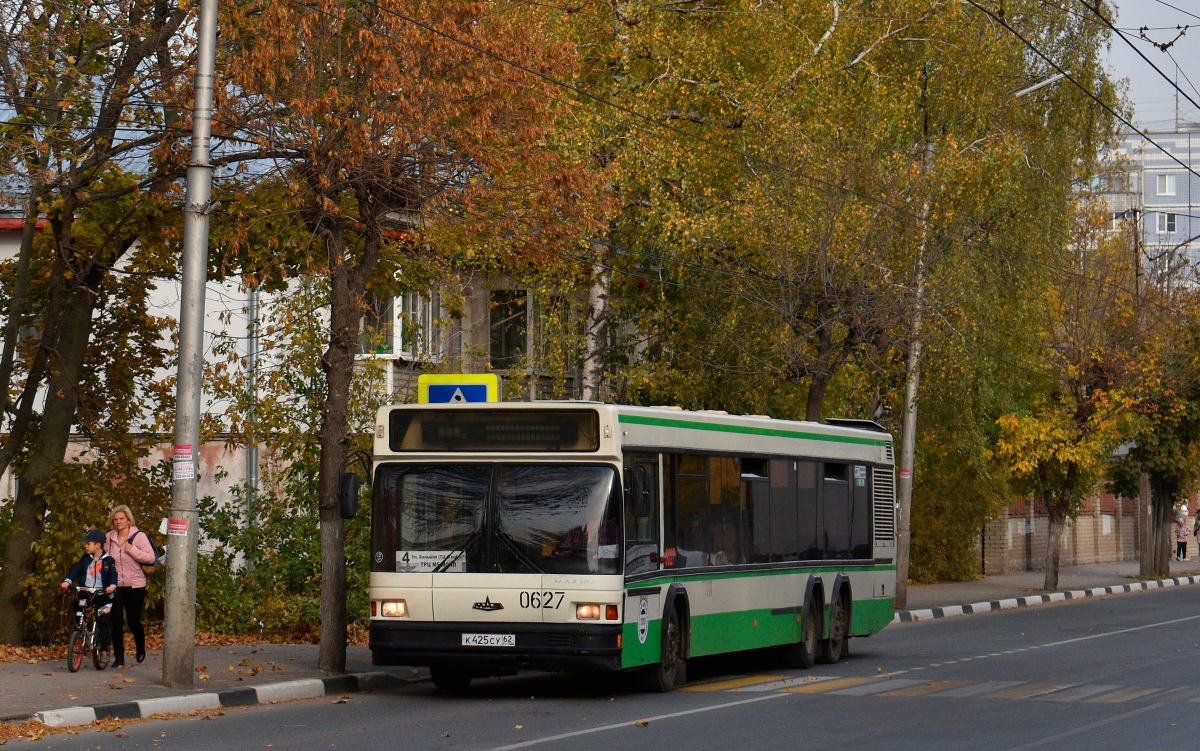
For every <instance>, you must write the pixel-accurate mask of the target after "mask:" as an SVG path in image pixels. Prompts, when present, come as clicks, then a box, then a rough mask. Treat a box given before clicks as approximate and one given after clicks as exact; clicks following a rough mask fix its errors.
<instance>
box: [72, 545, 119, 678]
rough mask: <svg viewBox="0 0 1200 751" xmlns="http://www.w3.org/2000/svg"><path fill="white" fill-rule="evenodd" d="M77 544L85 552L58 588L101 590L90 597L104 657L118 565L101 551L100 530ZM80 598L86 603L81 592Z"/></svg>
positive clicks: (109, 634)
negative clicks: (75, 585)
mask: <svg viewBox="0 0 1200 751" xmlns="http://www.w3.org/2000/svg"><path fill="white" fill-rule="evenodd" d="M80 542H82V543H83V549H84V551H86V552H84V554H83V557H82V558H80V559H79V563H76V564H75V567H74V568H72V569H71V572H70V573H69V574H67V578H66V579H63V582H62V584H61V585H60V587H61V589H62V590H63V591H64V592H65V591H67V588H68V587H70V586H71V584H78V585H79V586H81V587H89V588H93V589H101V588H103V591H98V592H94V593H93V594H92V607H94V608H95V609H96V630H97V631H99V632H100V633H98V634H97V635H96V636H97V639H98V640H99V642H100V652H101V653H102V654H104V655H107V654H108V652H109V649H110V647H111V646H112V645H111V640H112V637H111V632H110V630H109V624H108V620H109V618H108V616H109V613H110V612H111V611H112V593H113V592H115V591H116V589H117V564H116V562H115V561H113V558H112V556H110V555H109V554H108V553H105V552H104V533H103V532H101V531H100V530H98V529H89V530H88V532H87V534H86V535H84V536H83V539H81V540H80ZM79 597H80V599H81V600H85V599H86V598H87V595H86V594H84V593H83V592H80V593H79Z"/></svg>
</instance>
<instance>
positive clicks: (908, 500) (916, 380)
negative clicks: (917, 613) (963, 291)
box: [895, 137, 933, 610]
mask: <svg viewBox="0 0 1200 751" xmlns="http://www.w3.org/2000/svg"><path fill="white" fill-rule="evenodd" d="M932 169H933V141H930V140H929V139H928V137H926V140H925V148H924V150H923V151H922V153H921V177H922V178H927V177H928V176H929V173H930V172H931V171H932ZM932 197H933V191H932V190H927V191H926V193H925V205H924V206H923V207H922V208H921V247H920V248H919V249H918V250H917V270H916V276H917V300H916V304H915V306H914V310H913V320H912V335H911V336H910V337H909V341H908V365H907V367H906V368H905V378H904V416H903V422H902V423H901V427H900V473H899V474H900V477H899V478H898V482H897V488H896V489H897V501H898V502H899V505H900V514H899V516H900V529H899V535H898V537H899V540H898V541H897V548H896V602H895V607H896V609H898V610H904V609H905V608H907V607H908V561H909V551H908V547H909V542H910V540H911V539H912V524H911V523H910V519H911V516H912V488H913V476H912V474H913V458H914V456H915V454H916V445H915V444H916V439H917V387H918V386H919V385H920V383H921V314H922V310H923V308H924V307H925V245H926V243H927V242H928V240H929V213H930V211H931V208H930V199H931V198H932Z"/></svg>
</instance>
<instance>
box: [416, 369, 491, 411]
mask: <svg viewBox="0 0 1200 751" xmlns="http://www.w3.org/2000/svg"><path fill="white" fill-rule="evenodd" d="M498 401H500V376H499V375H497V374H495V373H431V374H429V375H423V376H417V402H418V403H419V404H467V403H470V402H498Z"/></svg>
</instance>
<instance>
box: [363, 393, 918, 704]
mask: <svg viewBox="0 0 1200 751" xmlns="http://www.w3.org/2000/svg"><path fill="white" fill-rule="evenodd" d="M831 422H835V423H837V424H828V425H826V424H818V423H811V422H792V421H786V420H772V419H769V418H765V417H760V416H753V415H749V416H737V415H728V414H725V413H722V412H687V411H683V410H680V409H677V408H666V407H628V406H617V405H609V404H600V403H591V402H524V403H515V402H514V403H493V404H478V403H476V404H467V405H458V404H456V405H428V404H422V405H404V406H392V407H385V408H383V409H381V410H380V411H379V416H378V420H377V424H376V435H375V452H374V453H375V463H374V464H375V466H374V472H375V476H374V481H373V488H372V503H373V509H372V569H371V583H370V600H371V629H370V646H371V652H372V657H373V660H374V662H375V664H377V665H414V666H429V668H430V670H431V673H432V676H433V681H434V683H435V684H436V685H437V686H438V687H439V688H441V689H443V690H446V691H456V690H461V689H463V688H466V686H467V685H469V683H470V681H471V679H472V678H475V677H481V676H488V675H502V674H511V672H513V671H516V670H525V669H538V670H565V671H634V670H637V671H640V672H642V673H643V674H644V676H645V678H646V679H647V680H648V682H649V684H650V686H651V687H652V688H653V689H655V690H659V691H669V690H670V689H671V688H672V687H673V686H675V685H677V684H679V683H682V682H683V681H684V680H685V678H684V676H685V665H686V661H687V660H688V659H689V658H692V657H700V656H704V655H713V654H718V653H723V652H735V651H740V650H747V649H761V648H766V647H775V648H779V649H780V652H781V658H782V659H783V660H784V661H785V662H786V663H788V664H790V665H792V666H796V667H808V666H810V665H811V664H812V663H813V661H814V660H818V659H820V660H824V661H827V662H836V661H837V660H838V659H839V658H840V656H841V655H842V654H843V652H844V651H845V650H846V648H847V643H848V639H849V637H851V636H866V635H869V634H872V633H874V632H876V631H879V630H880V629H882V628H883V627H884V626H885V625H887V624H888V623H890V622H891V620H892V616H893V598H894V595H895V577H896V564H895V553H896V543H895V515H896V507H895V491H894V475H893V472H894V460H893V452H892V441H891V437H890V436H889V435H888V434H887V433H886V432H884V431H883V429H882V428H880V427H879V426H877V425H875V424H874V423H870V422H867V421H855V420H839V421H831Z"/></svg>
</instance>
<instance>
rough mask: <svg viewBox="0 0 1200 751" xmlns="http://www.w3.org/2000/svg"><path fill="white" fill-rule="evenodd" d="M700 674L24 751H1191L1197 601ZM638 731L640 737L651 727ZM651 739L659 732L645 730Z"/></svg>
mask: <svg viewBox="0 0 1200 751" xmlns="http://www.w3.org/2000/svg"><path fill="white" fill-rule="evenodd" d="M772 663H773V660H772V655H771V654H769V653H767V654H762V653H752V654H746V655H739V656H737V657H733V658H730V657H725V658H722V659H712V660H694V661H693V662H692V663H691V664H690V665H689V679H690V682H689V684H688V686H687V687H686V689H685V690H677V691H676V692H674V693H672V694H669V695H653V694H645V693H640V692H639V691H638V690H637V689H636V688H634V687H632V686H630V685H628V684H627V683H625V682H622V681H620V680H613V679H611V678H609V679H605V678H597V677H594V676H593V677H587V676H583V677H578V676H576V677H571V676H558V675H521V676H516V677H511V678H505V679H490V680H486V681H477V682H476V683H475V684H474V685H473V687H472V689H471V691H470V692H469V694H468V695H466V696H464V697H461V698H448V697H444V696H442V695H440V694H439V693H438V692H437V691H436V689H434V688H433V686H432V685H429V684H420V685H416V686H410V687H407V688H404V689H398V690H395V691H385V692H378V693H372V694H353V695H350V696H349V697H348V699H347V701H346V703H344V704H336V703H333V701H331V699H333V698H334V697H326V698H325V699H322V700H309V701H297V702H292V703H287V704H280V705H275V706H262V707H252V708H248V709H244V710H229V711H227V712H226V713H225V714H224V715H223V716H219V717H214V718H212V719H209V720H205V719H201V718H199V717H188V718H181V719H175V720H167V721H148V722H142V723H137V724H131V725H127V726H125V727H124V728H122V730H121V732H122V733H127V734H128V735H127V736H125V737H122V736H119V735H117V734H116V733H112V732H101V731H87V732H84V733H80V734H78V735H55V736H52V737H47V738H45V739H43V740H41V741H36V742H26V741H19V742H14V743H13V744H12V745H14V746H16V747H18V748H22V747H25V746H27V745H28V746H30V747H33V745H34V744H36V746H37V747H38V748H39V749H40V748H45V749H64V750H65V749H96V750H97V751H99V750H100V749H101V748H102V749H103V751H116V749H133V748H139V749H162V750H163V751H174V750H179V751H185V750H187V749H196V750H197V751H213V750H214V749H263V748H272V749H275V750H277V751H284V749H289V750H292V751H315V750H317V749H331V748H332V749H340V750H341V751H350V750H356V749H480V750H483V749H515V748H535V749H561V748H570V749H572V751H582V750H584V749H604V750H605V751H612V750H613V749H632V748H665V749H698V750H699V749H712V750H713V751H734V750H737V751H741V750H742V749H783V748H787V749H822V750H830V749H842V748H853V749H888V751H895V750H897V749H941V748H945V749H989V750H993V749H995V750H1001V751H1003V750H1005V749H1011V750H1013V751H1015V750H1016V749H1034V748H1045V749H1056V750H1060V749H1089V750H1093V749H1097V750H1101V751H1102V750H1104V749H1195V748H1197V747H1198V746H1200V587H1185V588H1181V589H1168V590H1164V591H1156V592H1145V593H1136V594H1126V595H1119V596H1113V597H1105V598H1101V599H1096V600H1086V601H1076V602H1068V603H1062V604H1056V605H1045V606H1041V607H1035V608H1029V609H1023V610H1017V611H1008V612H1000V613H990V614H985V615H975V616H968V617H963V618H949V619H945V620H938V621H933V622H927V623H915V624H906V625H901V626H890V627H888V628H887V629H886V630H885V631H884V632H882V633H880V634H877V635H875V636H873V637H871V638H869V639H855V640H853V641H852V642H851V654H850V655H849V656H848V657H846V658H844V659H843V661H842V662H840V663H839V664H837V665H822V666H817V667H815V668H814V669H813V670H811V671H795V670H779V669H777V668H776V667H775V666H774V665H773V664H772ZM638 721H644V722H643V723H639V722H638ZM645 721H648V722H645Z"/></svg>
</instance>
